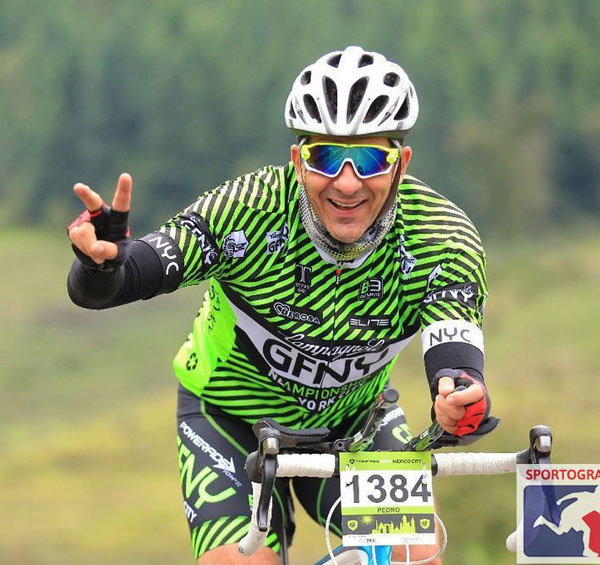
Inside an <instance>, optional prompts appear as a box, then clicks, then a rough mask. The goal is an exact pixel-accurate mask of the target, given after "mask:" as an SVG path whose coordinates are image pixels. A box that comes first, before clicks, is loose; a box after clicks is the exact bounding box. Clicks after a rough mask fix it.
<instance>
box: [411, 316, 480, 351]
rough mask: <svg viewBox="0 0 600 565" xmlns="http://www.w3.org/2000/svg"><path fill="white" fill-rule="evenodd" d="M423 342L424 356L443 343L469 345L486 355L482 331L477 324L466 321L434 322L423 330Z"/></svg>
mask: <svg viewBox="0 0 600 565" xmlns="http://www.w3.org/2000/svg"><path fill="white" fill-rule="evenodd" d="M421 341H422V343H423V355H425V353H427V352H428V351H429V350H430V349H431V348H432V347H435V346H436V345H441V344H442V343H467V344H469V345H473V346H474V347H477V349H479V350H480V351H481V352H482V353H484V349H483V333H482V331H481V330H480V329H479V328H478V327H477V326H476V325H475V324H472V323H471V322H466V321H464V320H440V321H438V322H433V324H431V325H430V326H427V327H426V328H425V329H424V330H423V333H422V334H421ZM484 354H485V353H484Z"/></svg>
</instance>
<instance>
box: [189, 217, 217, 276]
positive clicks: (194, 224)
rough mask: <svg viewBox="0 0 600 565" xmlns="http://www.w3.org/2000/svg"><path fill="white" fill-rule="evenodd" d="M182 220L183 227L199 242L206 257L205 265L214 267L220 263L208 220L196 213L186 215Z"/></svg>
mask: <svg viewBox="0 0 600 565" xmlns="http://www.w3.org/2000/svg"><path fill="white" fill-rule="evenodd" d="M181 218H182V219H181V225H182V226H183V227H184V228H186V229H187V230H189V231H190V233H191V234H192V235H193V236H195V237H196V239H197V240H198V244H199V245H200V249H202V254H203V257H204V264H205V265H214V264H215V263H218V261H219V251H218V248H217V246H216V245H215V242H214V241H213V239H212V236H211V235H210V228H209V227H208V223H207V222H206V220H205V219H204V218H201V217H200V216H198V214H195V213H190V214H185V215H183V216H181Z"/></svg>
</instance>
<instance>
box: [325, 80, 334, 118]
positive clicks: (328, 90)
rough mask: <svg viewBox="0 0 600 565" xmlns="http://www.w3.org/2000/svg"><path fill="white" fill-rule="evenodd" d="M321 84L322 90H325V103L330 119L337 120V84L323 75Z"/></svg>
mask: <svg viewBox="0 0 600 565" xmlns="http://www.w3.org/2000/svg"><path fill="white" fill-rule="evenodd" d="M323 86H324V89H323V90H325V104H326V105H327V109H328V110H329V115H330V116H331V119H332V120H333V121H334V122H335V121H337V120H336V116H337V86H336V84H335V82H334V81H333V80H331V79H330V78H329V77H323Z"/></svg>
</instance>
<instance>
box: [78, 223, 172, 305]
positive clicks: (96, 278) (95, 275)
mask: <svg viewBox="0 0 600 565" xmlns="http://www.w3.org/2000/svg"><path fill="white" fill-rule="evenodd" d="M130 249H131V252H130V255H129V257H128V259H127V261H126V262H125V263H123V264H122V265H120V267H119V268H118V269H116V270H114V271H112V272H107V271H101V270H99V269H97V268H94V267H90V266H87V265H85V264H83V263H82V262H81V261H80V260H79V259H75V261H73V265H72V266H71V270H70V272H69V277H68V280H67V289H68V291H69V296H70V297H71V300H72V301H73V302H74V303H75V304H77V305H78V306H81V307H83V308H91V309H94V310H101V309H103V308H111V307H113V306H120V305H121V304H127V303H129V302H134V301H135V300H140V299H143V300H147V299H148V298H152V297H153V296H156V295H157V294H163V293H166V292H172V291H173V290H175V289H176V288H177V287H178V286H179V284H180V283H181V280H182V278H183V258H182V255H181V252H180V251H179V248H178V247H177V245H176V244H175V242H174V241H173V240H172V239H171V238H169V237H168V236H165V235H164V234H157V233H153V234H149V235H147V236H145V237H144V238H143V240H135V241H132V242H131V247H130Z"/></svg>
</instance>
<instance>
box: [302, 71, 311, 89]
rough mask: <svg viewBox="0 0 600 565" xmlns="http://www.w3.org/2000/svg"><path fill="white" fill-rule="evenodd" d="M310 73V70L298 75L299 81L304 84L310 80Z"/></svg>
mask: <svg viewBox="0 0 600 565" xmlns="http://www.w3.org/2000/svg"><path fill="white" fill-rule="evenodd" d="M311 75H312V73H311V72H310V71H306V72H305V73H304V74H303V75H302V76H301V77H300V83H301V84H303V85H304V86H306V85H307V84H308V83H309V82H310V77H311Z"/></svg>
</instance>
